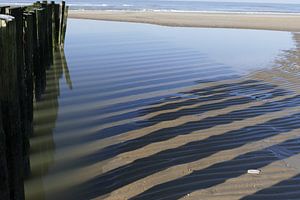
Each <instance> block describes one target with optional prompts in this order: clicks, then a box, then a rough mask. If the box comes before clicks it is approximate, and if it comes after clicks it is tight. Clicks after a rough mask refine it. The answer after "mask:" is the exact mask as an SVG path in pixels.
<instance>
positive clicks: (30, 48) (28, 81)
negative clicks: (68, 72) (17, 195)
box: [23, 13, 34, 177]
mask: <svg viewBox="0 0 300 200" xmlns="http://www.w3.org/2000/svg"><path fill="white" fill-rule="evenodd" d="M23 16H24V49H26V52H25V55H24V56H25V70H24V71H25V85H26V91H25V94H26V99H27V101H26V107H27V110H26V111H27V112H26V120H27V122H26V127H25V128H26V135H25V139H24V141H25V142H26V143H25V144H24V152H25V154H24V172H25V177H28V176H29V175H30V162H29V161H30V159H29V148H30V146H29V137H30V136H32V134H33V66H34V61H33V58H34V56H33V55H34V40H33V38H34V37H33V36H34V35H33V34H32V33H33V30H34V27H33V24H34V18H33V13H24V14H23Z"/></svg>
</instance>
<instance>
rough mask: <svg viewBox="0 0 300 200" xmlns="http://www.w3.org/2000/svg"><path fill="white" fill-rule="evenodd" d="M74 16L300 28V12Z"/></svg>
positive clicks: (80, 14)
mask: <svg viewBox="0 0 300 200" xmlns="http://www.w3.org/2000/svg"><path fill="white" fill-rule="evenodd" d="M69 17H70V18H77V19H94V20H108V21H123V22H138V23H150V24H158V25H165V26H182V27H209V28H241V29H264V30H277V31H290V32H298V31H300V15H297V14H293V15H292V14H248V13H247V14H241V13H203V12H150V11H146V12H136V11H126V12H124V11H87V10H85V11H74V10H72V11H70V13H69Z"/></svg>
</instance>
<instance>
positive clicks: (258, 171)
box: [248, 169, 260, 174]
mask: <svg viewBox="0 0 300 200" xmlns="http://www.w3.org/2000/svg"><path fill="white" fill-rule="evenodd" d="M248 174H260V170H258V169H249V170H248Z"/></svg>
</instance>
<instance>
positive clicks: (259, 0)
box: [194, 0, 300, 4]
mask: <svg viewBox="0 0 300 200" xmlns="http://www.w3.org/2000/svg"><path fill="white" fill-rule="evenodd" d="M194 1H218V2H255V3H295V4H300V0H194Z"/></svg>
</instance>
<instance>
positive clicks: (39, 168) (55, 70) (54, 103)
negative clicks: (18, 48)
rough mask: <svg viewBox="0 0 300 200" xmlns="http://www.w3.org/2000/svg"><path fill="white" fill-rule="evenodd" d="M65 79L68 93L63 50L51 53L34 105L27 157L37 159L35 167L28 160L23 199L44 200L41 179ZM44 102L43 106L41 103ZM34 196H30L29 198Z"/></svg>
mask: <svg viewBox="0 0 300 200" xmlns="http://www.w3.org/2000/svg"><path fill="white" fill-rule="evenodd" d="M63 76H65V77H64V78H65V80H66V83H67V85H68V87H69V89H72V80H71V77H70V74H69V69H68V64H67V61H66V58H65V55H64V52H63V50H60V51H56V52H55V53H54V58H53V65H52V66H51V67H50V68H49V69H48V70H47V71H46V74H45V85H44V86H45V87H44V89H40V91H43V93H41V94H40V95H39V98H38V99H36V101H35V102H34V134H33V136H32V137H31V149H30V150H31V152H30V153H31V154H32V155H34V156H37V155H41V156H39V158H42V159H40V160H39V164H38V165H37V164H36V160H35V157H34V156H31V178H30V179H32V178H35V179H34V182H33V183H32V182H30V179H29V180H28V181H27V182H26V187H27V188H26V198H27V199H46V197H45V194H44V184H43V181H42V179H41V178H39V177H42V176H43V175H45V174H47V173H48V170H49V168H50V167H51V165H52V164H53V163H54V151H55V142H54V139H53V130H54V129H55V126H56V120H57V117H58V111H59V102H58V98H59V96H60V81H61V79H62V78H63ZM45 101H46V102H47V105H45V104H44V102H45ZM45 106H47V107H48V108H49V111H48V112H47V116H46V117H45V115H44V114H45V113H44V112H43V108H44V107H45ZM45 123H46V124H47V127H44V128H43V129H39V126H40V125H41V124H45ZM39 137H45V138H47V139H46V140H44V141H41V142H39V143H36V142H33V141H34V139H35V138H39ZM32 192H33V193H34V195H33V194H32Z"/></svg>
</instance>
